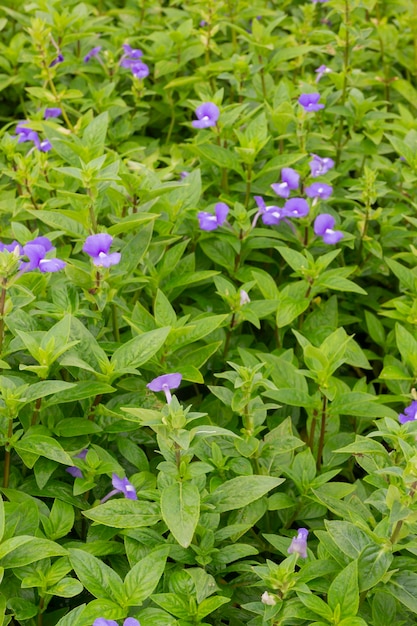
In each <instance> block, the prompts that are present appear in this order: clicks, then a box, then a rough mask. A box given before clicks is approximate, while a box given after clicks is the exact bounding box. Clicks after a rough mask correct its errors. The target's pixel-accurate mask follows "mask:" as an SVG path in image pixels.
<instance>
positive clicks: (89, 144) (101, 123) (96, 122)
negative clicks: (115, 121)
mask: <svg viewBox="0 0 417 626" xmlns="http://www.w3.org/2000/svg"><path fill="white" fill-rule="evenodd" d="M108 125H109V114H108V113H107V111H106V112H104V113H101V114H100V115H98V116H97V117H95V118H94V119H93V121H92V122H90V123H89V125H88V126H87V128H86V129H85V131H84V134H83V145H84V146H85V147H86V148H88V152H89V158H90V159H94V158H96V157H98V156H100V155H102V154H103V152H104V144H105V141H106V135H107V127H108Z"/></svg>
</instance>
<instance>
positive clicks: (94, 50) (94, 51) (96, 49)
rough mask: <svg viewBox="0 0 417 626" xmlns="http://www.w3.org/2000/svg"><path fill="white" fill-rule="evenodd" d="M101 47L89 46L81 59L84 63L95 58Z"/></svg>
mask: <svg viewBox="0 0 417 626" xmlns="http://www.w3.org/2000/svg"><path fill="white" fill-rule="evenodd" d="M101 48H102V46H95V47H94V48H91V50H90V52H87V54H86V55H85V57H84V59H83V61H84V63H88V62H89V61H91V59H93V58H97V57H98V55H99V53H100V52H101Z"/></svg>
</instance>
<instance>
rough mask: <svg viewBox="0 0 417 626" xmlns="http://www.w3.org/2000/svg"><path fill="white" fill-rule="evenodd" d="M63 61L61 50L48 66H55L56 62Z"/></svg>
mask: <svg viewBox="0 0 417 626" xmlns="http://www.w3.org/2000/svg"><path fill="white" fill-rule="evenodd" d="M63 61H64V55H63V54H62V52H59V53H58V55H57V56H56V57H55V59H53V61H51V62H50V64H49V67H55V65H58V63H62V62H63Z"/></svg>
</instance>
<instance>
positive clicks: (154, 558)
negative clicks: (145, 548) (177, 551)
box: [124, 546, 169, 606]
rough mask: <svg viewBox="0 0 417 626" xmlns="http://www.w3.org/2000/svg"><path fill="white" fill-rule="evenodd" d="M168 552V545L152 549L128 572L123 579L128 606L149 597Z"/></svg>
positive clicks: (161, 571) (162, 571)
mask: <svg viewBox="0 0 417 626" xmlns="http://www.w3.org/2000/svg"><path fill="white" fill-rule="evenodd" d="M168 553H169V547H168V546H162V547H159V548H157V549H156V550H152V552H150V553H149V554H148V556H146V557H145V558H144V559H141V560H140V561H139V562H138V563H136V564H135V565H134V566H133V567H132V569H131V570H130V571H129V572H128V574H127V576H126V578H125V581H124V590H125V595H126V598H127V600H126V604H127V605H128V606H137V605H140V604H142V602H143V601H144V600H146V599H147V598H149V596H150V595H151V593H152V592H153V591H154V590H155V587H156V586H157V584H158V582H159V579H160V578H161V576H162V574H163V573H164V570H165V562H166V559H167V556H168Z"/></svg>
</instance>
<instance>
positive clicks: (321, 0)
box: [311, 0, 329, 4]
mask: <svg viewBox="0 0 417 626" xmlns="http://www.w3.org/2000/svg"><path fill="white" fill-rule="evenodd" d="M311 2H312V3H313V4H324V3H325V2H329V0H311Z"/></svg>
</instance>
